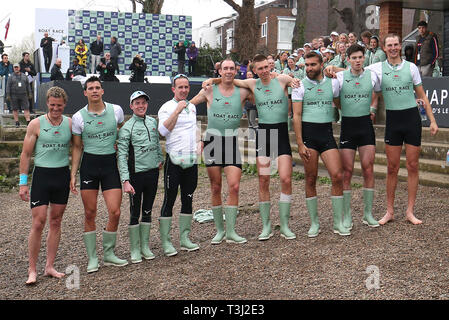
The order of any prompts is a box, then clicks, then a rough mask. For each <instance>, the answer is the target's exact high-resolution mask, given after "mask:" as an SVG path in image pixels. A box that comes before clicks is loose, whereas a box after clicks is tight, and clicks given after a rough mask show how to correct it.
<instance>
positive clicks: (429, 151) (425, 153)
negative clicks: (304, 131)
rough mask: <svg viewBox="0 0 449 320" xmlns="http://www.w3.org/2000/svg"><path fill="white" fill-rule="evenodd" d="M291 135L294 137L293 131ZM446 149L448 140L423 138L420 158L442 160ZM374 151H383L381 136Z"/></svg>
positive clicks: (336, 137) (403, 153)
mask: <svg viewBox="0 0 449 320" xmlns="http://www.w3.org/2000/svg"><path fill="white" fill-rule="evenodd" d="M293 137H295V135H294V133H293ZM334 137H335V141H336V142H337V144H339V141H340V135H338V134H334ZM293 142H294V144H295V145H296V138H294V140H293ZM290 143H292V135H291V134H290ZM292 144H293V143H292ZM448 150H449V141H447V142H446V143H438V142H427V141H424V140H423V141H422V142H421V153H420V158H421V159H432V160H441V161H444V160H445V159H446V155H447V152H448ZM376 153H385V141H384V139H383V138H376ZM401 154H402V155H404V156H405V146H403V147H402V153H401Z"/></svg>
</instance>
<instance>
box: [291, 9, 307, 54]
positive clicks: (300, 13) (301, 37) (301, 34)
mask: <svg viewBox="0 0 449 320" xmlns="http://www.w3.org/2000/svg"><path fill="white" fill-rule="evenodd" d="M296 8H297V11H296V12H297V13H296V22H295V27H294V28H293V39H292V48H293V49H296V48H300V47H302V46H303V45H304V43H305V42H306V36H305V30H306V22H307V0H297V6H296Z"/></svg>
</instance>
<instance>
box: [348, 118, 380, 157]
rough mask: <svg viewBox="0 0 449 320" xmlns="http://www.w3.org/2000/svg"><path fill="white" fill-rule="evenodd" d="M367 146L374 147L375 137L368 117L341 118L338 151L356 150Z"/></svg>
mask: <svg viewBox="0 0 449 320" xmlns="http://www.w3.org/2000/svg"><path fill="white" fill-rule="evenodd" d="M367 145H376V135H375V133H374V128H373V122H372V121H371V118H370V116H363V117H342V119H341V134H340V149H353V150H357V148H358V147H362V146H367Z"/></svg>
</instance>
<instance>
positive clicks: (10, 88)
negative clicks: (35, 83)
mask: <svg viewBox="0 0 449 320" xmlns="http://www.w3.org/2000/svg"><path fill="white" fill-rule="evenodd" d="M13 70H14V72H13V73H12V74H11V75H10V76H9V78H8V84H7V85H6V99H8V100H9V101H11V108H12V110H13V114H14V120H15V121H16V127H19V126H20V123H19V109H23V111H24V113H25V119H26V121H27V123H30V111H29V110H28V103H29V98H30V96H31V88H30V83H29V82H28V78H27V77H26V76H25V75H24V74H23V73H21V72H20V65H19V64H18V63H15V64H14V69H13Z"/></svg>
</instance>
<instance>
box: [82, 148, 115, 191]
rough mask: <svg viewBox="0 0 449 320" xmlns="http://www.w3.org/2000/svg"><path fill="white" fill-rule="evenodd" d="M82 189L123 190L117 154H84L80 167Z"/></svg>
mask: <svg viewBox="0 0 449 320" xmlns="http://www.w3.org/2000/svg"><path fill="white" fill-rule="evenodd" d="M80 185H81V187H80V189H81V190H99V189H100V185H101V190H102V191H106V190H110V189H121V188H122V183H121V182H120V174H119V171H118V168H117V158H116V156H115V153H112V154H107V155H95V154H90V153H86V152H84V154H83V160H82V162H81V167H80Z"/></svg>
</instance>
